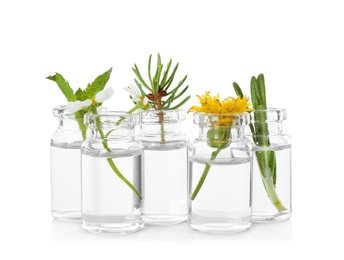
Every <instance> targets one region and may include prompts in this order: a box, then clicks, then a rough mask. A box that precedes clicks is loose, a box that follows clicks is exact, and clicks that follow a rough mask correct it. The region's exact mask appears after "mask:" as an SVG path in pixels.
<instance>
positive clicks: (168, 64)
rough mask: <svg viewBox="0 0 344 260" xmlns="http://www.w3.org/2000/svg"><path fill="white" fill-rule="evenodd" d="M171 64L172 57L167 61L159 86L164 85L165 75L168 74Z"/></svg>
mask: <svg viewBox="0 0 344 260" xmlns="http://www.w3.org/2000/svg"><path fill="white" fill-rule="evenodd" d="M171 65H172V59H171V60H170V61H169V62H168V63H167V67H166V71H164V76H163V78H162V80H161V83H160V86H164V85H165V82H166V79H167V76H168V72H169V71H170V68H171Z"/></svg>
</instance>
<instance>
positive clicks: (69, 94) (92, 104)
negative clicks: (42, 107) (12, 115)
mask: <svg viewBox="0 0 344 260" xmlns="http://www.w3.org/2000/svg"><path fill="white" fill-rule="evenodd" d="M111 72H112V68H110V69H109V70H108V71H106V72H104V73H103V74H101V75H99V76H98V77H97V78H96V79H95V80H94V81H93V82H92V83H91V84H88V85H87V87H86V88H85V89H84V90H82V89H81V88H78V89H77V91H76V92H75V93H74V91H73V89H72V88H71V87H70V85H69V83H68V81H66V80H65V79H64V77H63V76H62V75H61V74H59V73H55V75H53V76H48V77H47V79H49V80H52V81H54V82H55V83H56V84H57V85H58V87H59V88H60V90H61V91H62V93H63V94H64V96H65V97H66V99H67V101H68V102H69V104H68V105H67V108H68V109H69V110H70V111H71V112H72V113H74V116H75V118H78V119H82V118H83V117H84V115H85V114H86V113H92V114H97V108H98V107H100V106H101V105H102V103H103V101H105V100H107V99H109V98H110V97H111V96H112V94H113V90H112V88H108V89H107V90H104V88H105V86H106V84H107V82H108V81H109V78H110V76H111ZM97 119H98V120H99V118H97ZM77 122H78V124H79V129H80V130H81V133H82V137H83V140H85V139H86V131H87V126H86V125H85V124H84V122H83V120H77ZM98 123H100V122H98ZM98 131H99V133H100V136H101V138H102V139H103V140H104V141H103V142H102V143H103V146H104V148H105V149H106V150H107V151H108V152H111V150H110V149H109V147H108V145H107V142H106V141H105V139H106V138H105V135H104V133H103V132H102V130H101V129H98ZM106 160H107V162H108V164H109V166H110V167H111V169H112V170H113V171H114V172H115V174H116V175H117V176H118V178H120V179H121V180H122V181H123V182H124V183H125V184H126V185H127V186H128V187H129V188H130V189H131V190H132V191H133V192H134V193H135V194H136V195H137V196H138V197H139V199H142V196H141V194H140V192H139V191H138V190H137V189H136V187H135V186H134V185H133V184H132V183H130V181H128V180H127V179H126V178H125V176H124V175H123V174H122V173H121V172H120V170H119V169H118V168H117V166H116V165H115V163H114V162H113V159H112V158H107V159H106Z"/></svg>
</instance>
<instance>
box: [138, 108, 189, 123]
mask: <svg viewBox="0 0 344 260" xmlns="http://www.w3.org/2000/svg"><path fill="white" fill-rule="evenodd" d="M137 114H138V115H139V123H140V124H155V123H156V124H158V123H161V121H162V120H163V122H164V123H178V122H179V121H182V120H185V118H186V112H185V110H183V109H176V110H141V111H139V112H138V113H137Z"/></svg>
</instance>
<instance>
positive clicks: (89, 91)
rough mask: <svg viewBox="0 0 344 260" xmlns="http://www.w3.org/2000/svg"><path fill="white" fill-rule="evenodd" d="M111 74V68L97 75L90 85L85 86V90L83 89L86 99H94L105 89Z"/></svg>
mask: <svg viewBox="0 0 344 260" xmlns="http://www.w3.org/2000/svg"><path fill="white" fill-rule="evenodd" d="M111 72H112V68H110V69H109V70H108V71H106V72H104V73H103V74H101V75H99V76H98V77H97V78H96V79H95V80H94V81H93V82H92V83H91V84H88V85H87V88H86V89H85V94H86V95H87V97H88V98H94V97H95V95H96V94H97V93H98V92H99V91H102V90H103V89H104V88H105V86H106V83H107V82H108V81H109V79H110V76H111Z"/></svg>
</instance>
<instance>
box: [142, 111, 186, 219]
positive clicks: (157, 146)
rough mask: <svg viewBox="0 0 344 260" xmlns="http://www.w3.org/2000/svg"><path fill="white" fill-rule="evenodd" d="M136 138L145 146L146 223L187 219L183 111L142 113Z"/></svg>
mask: <svg viewBox="0 0 344 260" xmlns="http://www.w3.org/2000/svg"><path fill="white" fill-rule="evenodd" d="M139 116H140V124H139V128H138V133H137V138H138V139H139V140H140V141H141V142H142V143H143V146H144V168H145V170H144V172H145V184H144V187H145V188H144V190H145V202H144V203H145V204H144V211H145V217H146V223H149V224H176V223H180V222H183V221H185V220H186V219H187V202H186V196H187V147H188V138H187V137H186V135H184V134H183V133H182V129H181V121H182V120H185V111H184V110H166V111H165V110H164V111H156V110H150V111H147V110H146V111H141V112H140V113H139Z"/></svg>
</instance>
